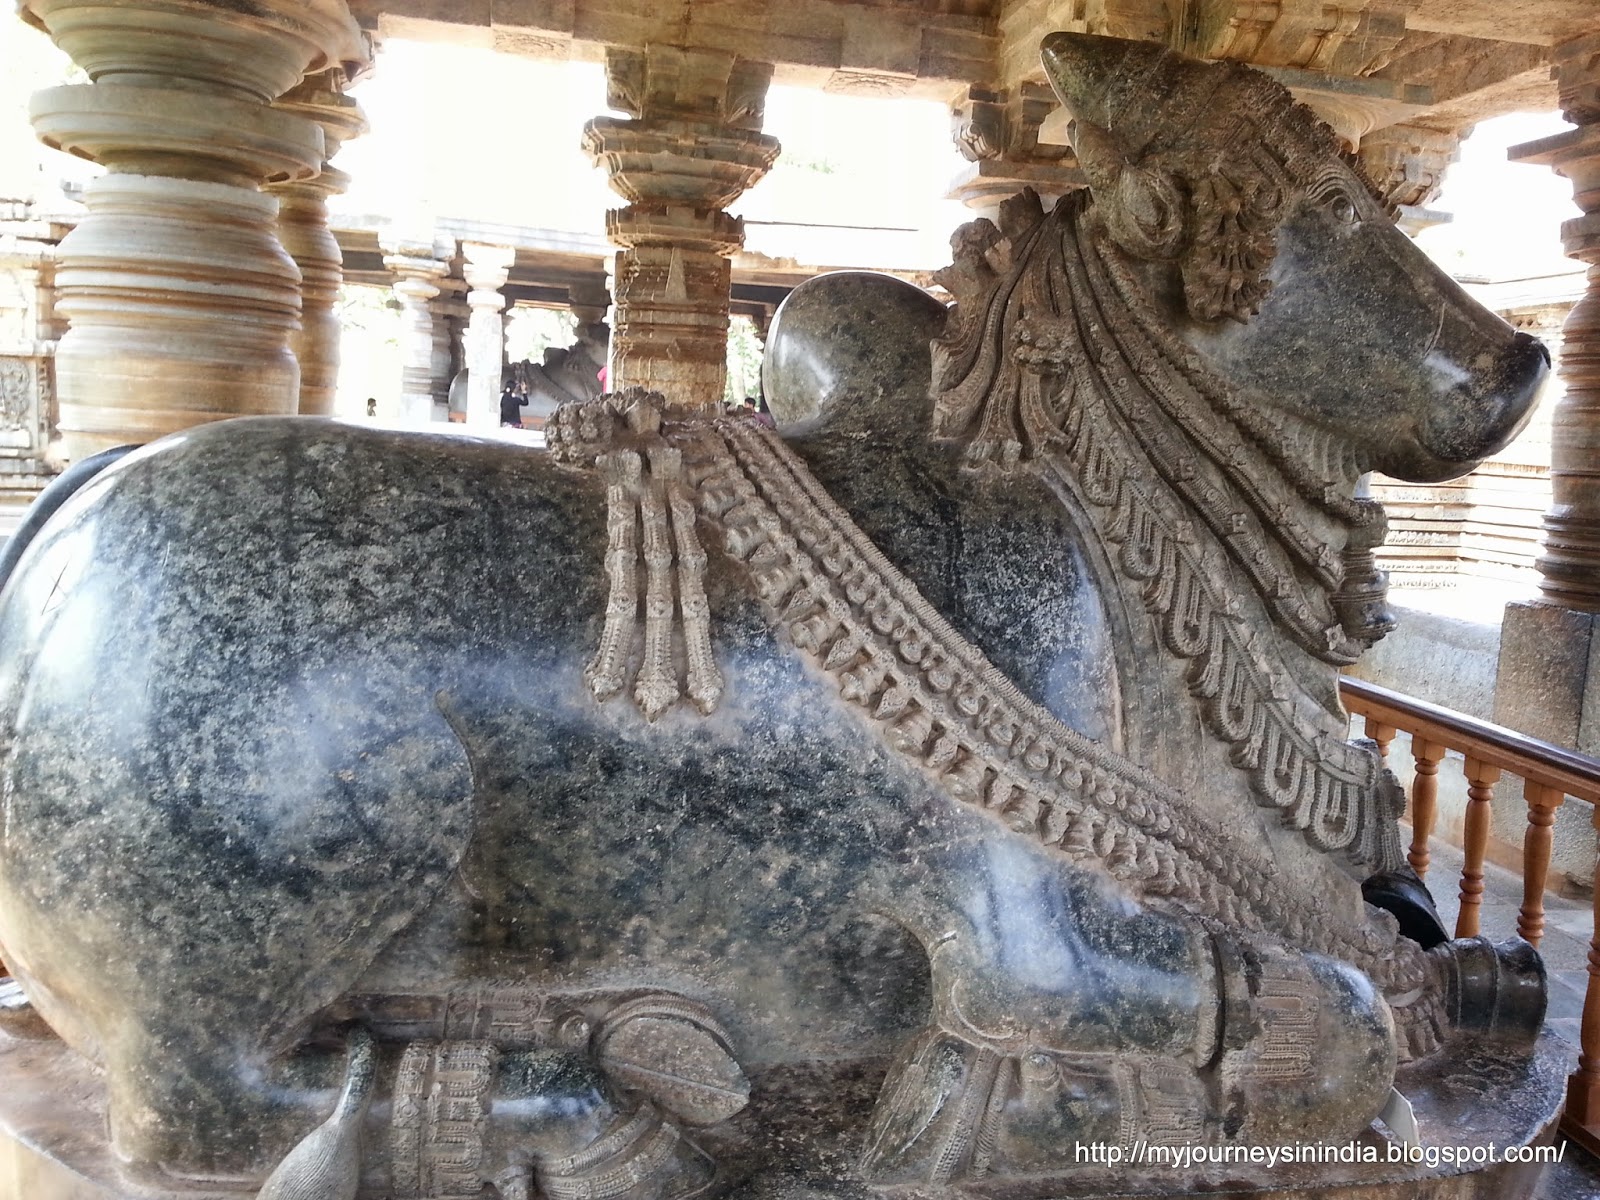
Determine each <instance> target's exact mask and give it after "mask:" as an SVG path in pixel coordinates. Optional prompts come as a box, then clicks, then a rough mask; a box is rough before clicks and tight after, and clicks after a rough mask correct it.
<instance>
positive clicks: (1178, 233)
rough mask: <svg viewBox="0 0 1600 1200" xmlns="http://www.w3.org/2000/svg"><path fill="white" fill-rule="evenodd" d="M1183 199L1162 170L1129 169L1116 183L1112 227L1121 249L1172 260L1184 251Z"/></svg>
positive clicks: (1140, 255) (1147, 256) (1127, 168)
mask: <svg viewBox="0 0 1600 1200" xmlns="http://www.w3.org/2000/svg"><path fill="white" fill-rule="evenodd" d="M1183 215H1184V209H1183V197H1182V195H1180V193H1179V192H1178V188H1177V186H1176V185H1175V184H1174V183H1173V180H1172V176H1171V175H1169V174H1168V173H1167V172H1165V171H1163V170H1161V169H1160V168H1159V167H1146V166H1144V165H1143V164H1138V165H1133V166H1129V167H1126V168H1125V169H1124V170H1123V172H1122V176H1121V178H1119V179H1118V180H1117V190H1116V194H1115V197H1114V200H1113V202H1112V208H1111V213H1110V220H1109V222H1108V225H1109V226H1110V229H1111V233H1112V236H1114V237H1115V238H1116V239H1117V241H1118V242H1119V243H1121V245H1122V248H1123V249H1124V250H1126V251H1127V252H1128V253H1129V254H1133V255H1136V256H1137V257H1139V258H1172V257H1173V256H1174V255H1176V254H1177V253H1178V251H1180V250H1181V249H1183Z"/></svg>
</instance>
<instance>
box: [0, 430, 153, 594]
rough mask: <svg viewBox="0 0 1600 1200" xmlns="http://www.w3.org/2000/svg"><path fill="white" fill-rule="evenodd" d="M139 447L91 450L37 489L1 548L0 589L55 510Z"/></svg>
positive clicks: (8, 579) (2, 588)
mask: <svg viewBox="0 0 1600 1200" xmlns="http://www.w3.org/2000/svg"><path fill="white" fill-rule="evenodd" d="M138 448H139V447H137V446H115V447H113V448H112V449H110V450H102V451H100V453H99V454H91V455H90V456H89V457H88V458H85V459H83V460H81V461H80V462H75V463H73V464H72V465H71V466H69V467H68V468H67V469H66V470H65V471H63V472H61V474H59V475H57V476H56V477H55V479H54V480H52V481H51V483H50V486H49V487H47V488H45V489H44V491H42V492H40V493H39V496H38V498H37V499H36V500H34V502H33V503H32V504H30V505H29V506H28V511H27V512H26V513H24V514H23V517H22V523H21V524H19V525H18V526H17V531H16V532H15V533H13V534H12V535H11V536H10V537H9V538H7V539H6V544H5V548H4V549H0V591H4V590H5V586H6V584H7V582H9V581H10V579H11V573H12V572H13V571H14V570H16V568H17V562H18V560H20V559H21V558H22V552H23V551H24V550H26V549H27V548H28V544H29V543H30V542H32V541H33V539H34V538H35V537H36V536H38V533H39V530H41V529H43V528H44V523H45V522H46V521H48V520H49V519H50V518H51V517H53V516H54V515H55V514H56V510H57V509H59V508H60V507H61V506H62V505H63V504H65V503H66V502H67V501H68V500H70V499H71V498H72V497H73V495H74V494H76V493H77V492H78V491H79V490H80V489H81V488H82V487H83V486H84V485H85V484H87V483H88V482H89V481H90V480H91V479H93V478H94V477H95V476H96V475H98V474H100V472H101V471H104V470H105V469H106V468H107V467H109V466H112V465H114V464H115V463H117V462H120V461H121V460H122V459H123V458H125V457H126V456H127V455H128V454H129V453H130V452H131V451H134V450H137V449H138Z"/></svg>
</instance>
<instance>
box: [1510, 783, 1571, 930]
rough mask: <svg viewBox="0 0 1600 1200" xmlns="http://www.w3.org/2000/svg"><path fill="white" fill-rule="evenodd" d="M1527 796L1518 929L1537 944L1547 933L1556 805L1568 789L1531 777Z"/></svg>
mask: <svg viewBox="0 0 1600 1200" xmlns="http://www.w3.org/2000/svg"><path fill="white" fill-rule="evenodd" d="M1523 789H1524V794H1525V795H1526V797H1527V800H1528V832H1527V833H1526V834H1524V835H1523V838H1522V911H1521V912H1520V913H1519V914H1517V932H1518V933H1520V934H1521V935H1522V936H1523V937H1525V938H1527V939H1528V940H1529V941H1530V942H1532V943H1533V944H1534V945H1535V946H1537V945H1538V944H1539V939H1540V938H1542V937H1543V936H1544V893H1545V883H1546V881H1547V880H1548V878H1549V875H1550V846H1551V842H1552V840H1553V836H1552V834H1551V832H1550V826H1552V825H1554V824H1555V820H1556V809H1558V808H1560V807H1561V802H1562V801H1563V800H1565V799H1566V798H1567V797H1566V793H1565V792H1563V791H1562V790H1561V789H1560V788H1555V787H1550V786H1549V785H1547V784H1543V783H1534V782H1532V781H1531V780H1530V781H1528V782H1527V783H1525V784H1523Z"/></svg>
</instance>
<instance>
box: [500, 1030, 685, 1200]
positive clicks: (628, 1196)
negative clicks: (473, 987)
mask: <svg viewBox="0 0 1600 1200" xmlns="http://www.w3.org/2000/svg"><path fill="white" fill-rule="evenodd" d="M494 1089H495V1101H494V1108H495V1113H496V1117H497V1120H496V1121H495V1122H494V1123H493V1125H492V1127H491V1129H490V1130H489V1131H488V1135H487V1136H488V1139H489V1141H488V1145H487V1146H486V1150H487V1152H488V1164H487V1165H488V1166H489V1168H490V1172H489V1173H490V1174H491V1176H492V1178H493V1179H494V1180H495V1181H497V1182H496V1186H497V1187H499V1189H500V1191H501V1194H502V1196H505V1195H507V1194H508V1193H509V1195H511V1196H515V1195H517V1194H518V1193H519V1192H521V1193H523V1194H527V1192H528V1191H529V1190H530V1189H529V1187H528V1183H529V1177H530V1175H531V1177H532V1178H533V1179H535V1180H537V1182H538V1190H539V1192H540V1193H541V1194H542V1195H544V1196H546V1197H548V1198H549V1200H597V1198H604V1200H687V1198H688V1197H691V1196H694V1195H697V1194H698V1193H699V1192H701V1191H703V1190H704V1189H705V1188H706V1186H707V1185H708V1184H709V1183H710V1182H711V1179H712V1176H713V1175H714V1173H715V1172H714V1168H713V1166H712V1163H711V1160H710V1159H709V1158H707V1157H706V1155H705V1154H704V1153H703V1152H702V1151H701V1150H700V1148H699V1147H698V1146H696V1145H695V1144H694V1143H693V1142H691V1141H690V1140H689V1139H688V1138H686V1137H684V1136H683V1134H682V1132H681V1131H680V1130H679V1129H678V1127H677V1126H676V1125H674V1124H673V1123H672V1122H671V1121H669V1120H666V1119H665V1118H664V1117H663V1116H662V1115H661V1113H660V1112H659V1111H658V1110H657V1109H656V1107H655V1106H654V1105H652V1104H651V1103H649V1102H648V1101H645V1102H643V1103H639V1102H638V1098H637V1097H634V1098H633V1099H632V1100H630V1101H628V1102H624V1101H623V1100H622V1099H620V1098H619V1097H618V1096H617V1095H616V1093H615V1092H614V1091H613V1089H612V1087H611V1085H610V1084H609V1083H608V1081H607V1079H606V1076H605V1074H604V1072H602V1071H601V1070H600V1069H599V1068H598V1067H597V1066H596V1065H595V1064H594V1063H593V1062H592V1061H591V1060H590V1059H588V1058H587V1057H586V1056H584V1055H581V1054H577V1053H572V1052H568V1051H519V1052H515V1053H512V1054H507V1055H504V1056H503V1057H502V1058H501V1059H500V1062H499V1065H498V1067H497V1069H496V1072H495V1085H494Z"/></svg>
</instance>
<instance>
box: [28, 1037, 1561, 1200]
mask: <svg viewBox="0 0 1600 1200" xmlns="http://www.w3.org/2000/svg"><path fill="white" fill-rule="evenodd" d="M1572 1056H1573V1052H1572V1050H1571V1048H1570V1047H1569V1046H1567V1045H1566V1044H1565V1043H1564V1042H1561V1041H1559V1040H1557V1039H1555V1038H1554V1037H1551V1036H1549V1035H1546V1036H1545V1037H1544V1038H1543V1039H1541V1042H1540V1044H1539V1047H1538V1049H1537V1051H1536V1053H1535V1054H1534V1056H1533V1058H1532V1059H1531V1060H1530V1061H1528V1062H1526V1063H1507V1062H1506V1061H1504V1060H1503V1059H1502V1057H1501V1056H1499V1055H1498V1054H1497V1053H1496V1050H1495V1048H1494V1047H1493V1046H1489V1045H1483V1044H1479V1043H1475V1042H1471V1041H1463V1042H1460V1043H1457V1044H1454V1045H1453V1046H1452V1047H1451V1048H1450V1049H1448V1050H1446V1051H1445V1052H1444V1053H1442V1054H1440V1055H1436V1056H1435V1058H1434V1059H1433V1060H1430V1061H1429V1062H1427V1063H1424V1064H1422V1065H1420V1066H1416V1067H1411V1068H1407V1069H1405V1070H1403V1071H1402V1072H1401V1076H1400V1079H1399V1080H1398V1084H1399V1087H1400V1089H1401V1091H1402V1092H1403V1093H1404V1094H1405V1095H1406V1097H1407V1098H1408V1099H1410V1101H1411V1102H1412V1105H1413V1106H1414V1107H1415V1109H1416V1115H1417V1121H1418V1125H1419V1126H1420V1131H1421V1136H1422V1141H1423V1145H1424V1147H1425V1148H1429V1149H1433V1150H1434V1151H1435V1152H1437V1154H1438V1155H1439V1157H1440V1158H1441V1159H1442V1158H1443V1157H1445V1152H1446V1151H1451V1152H1455V1156H1457V1157H1459V1156H1460V1153H1461V1152H1473V1151H1481V1150H1482V1149H1485V1148H1491V1147H1492V1148H1493V1149H1494V1150H1496V1151H1499V1152H1502V1153H1503V1152H1504V1151H1505V1150H1506V1149H1508V1148H1521V1147H1527V1146H1540V1145H1548V1144H1550V1142H1551V1140H1552V1138H1553V1136H1554V1131H1555V1122H1556V1119H1557V1117H1558V1115H1559V1113H1560V1108H1561V1101H1562V1097H1563V1094H1564V1091H1565V1086H1566V1076H1567V1073H1568V1071H1569V1070H1570V1069H1571V1066H1572ZM879 1078H881V1072H877V1073H873V1072H869V1073H866V1074H859V1075H858V1077H852V1078H832V1077H825V1076H824V1075H822V1074H820V1073H818V1074H813V1073H812V1072H809V1071H804V1072H797V1071H783V1072H773V1073H771V1074H769V1075H767V1076H765V1077H757V1079H756V1080H755V1094H754V1095H753V1097H752V1104H751V1106H750V1108H748V1109H746V1110H745V1112H744V1113H742V1114H740V1116H739V1117H738V1118H736V1119H735V1121H734V1122H732V1123H731V1125H730V1126H728V1127H724V1128H720V1129H718V1130H715V1131H705V1132H704V1133H703V1134H700V1135H697V1138H696V1140H698V1141H700V1142H701V1144H702V1145H704V1146H705V1147H706V1149H708V1150H709V1151H711V1153H712V1154H713V1155H714V1156H715V1157H716V1158H717V1159H718V1160H719V1161H720V1163H721V1164H722V1166H723V1168H724V1177H723V1179H724V1181H723V1182H722V1184H721V1185H720V1186H719V1187H718V1188H717V1189H716V1190H717V1191H719V1192H721V1193H723V1195H724V1196H725V1197H726V1200H844V1198H849V1200H868V1198H869V1197H872V1196H875V1195H879V1194H882V1195H885V1196H893V1197H894V1198H895V1200H958V1198H959V1200H1157V1198H1169V1197H1175V1196H1181V1195H1194V1194H1203V1195H1207V1196H1215V1197H1234V1198H1237V1200H1243V1198H1245V1197H1249V1198H1251V1200H1525V1198H1526V1197H1527V1196H1528V1195H1530V1193H1531V1192H1532V1190H1533V1188H1534V1186H1535V1184H1536V1183H1537V1181H1538V1178H1539V1175H1540V1173H1541V1171H1542V1170H1543V1167H1542V1166H1541V1165H1539V1164H1532V1163H1505V1162H1499V1163H1495V1164H1492V1165H1479V1166H1476V1167H1474V1166H1470V1165H1466V1166H1463V1165H1455V1164H1448V1165H1446V1164H1444V1163H1443V1162H1441V1163H1440V1165H1438V1166H1435V1167H1433V1168H1431V1169H1430V1168H1429V1167H1427V1166H1426V1165H1421V1164H1418V1165H1409V1164H1403V1163H1397V1164H1390V1163H1388V1162H1385V1161H1379V1162H1364V1163H1351V1162H1337V1161H1333V1162H1324V1163H1296V1164H1284V1163H1281V1162H1280V1163H1279V1164H1278V1165H1277V1166H1276V1167H1275V1168H1268V1167H1267V1166H1266V1165H1251V1164H1249V1163H1239V1164H1235V1165H1218V1166H1212V1165H1206V1166H1202V1167H1198V1168H1191V1169H1189V1170H1184V1171H1175V1170H1173V1169H1170V1168H1168V1169H1166V1170H1160V1169H1154V1168H1150V1167H1137V1166H1133V1165H1121V1166H1116V1167H1107V1166H1085V1167H1082V1168H1078V1169H1077V1170H1075V1171H1073V1172H1072V1173H1070V1174H1065V1173H1064V1174H1061V1175H1056V1176H1051V1177H1048V1178H1029V1179H1015V1178H1011V1179H1004V1180H1000V1179H996V1180H984V1181H980V1182H974V1183H968V1184H965V1185H963V1186H961V1187H959V1188H954V1187H943V1188H941V1187H927V1188H921V1187H900V1188H892V1189H883V1191H882V1192H881V1193H879V1192H878V1190H876V1189H872V1188H868V1187H866V1186H864V1185H863V1184H861V1183H860V1182H859V1181H858V1180H855V1179H853V1178H851V1177H850V1176H849V1166H848V1164H849V1163H850V1162H851V1161H853V1160H854V1157H855V1146H854V1141H855V1136H856V1135H853V1134H850V1133H841V1132H840V1131H841V1128H846V1127H848V1126H844V1125H843V1124H842V1122H841V1120H840V1109H841V1107H845V1106H848V1107H849V1108H850V1109H852V1110H854V1109H857V1108H859V1106H860V1104H861V1103H862V1102H863V1101H865V1102H866V1103H868V1104H870V1100H871V1096H872V1095H873V1093H875V1091H876V1088H877V1081H878V1079H879ZM854 1127H859V1126H854ZM372 1133H373V1140H375V1141H378V1142H380V1143H381V1139H382V1133H381V1131H379V1130H377V1129H374V1130H373V1131H372ZM1389 1145H1390V1141H1389V1139H1388V1138H1387V1137H1386V1136H1385V1135H1383V1134H1381V1133H1380V1132H1378V1131H1377V1130H1376V1129H1373V1130H1369V1131H1368V1132H1367V1133H1366V1134H1364V1135H1363V1136H1362V1138H1361V1139H1360V1140H1359V1141H1357V1142H1356V1143H1355V1144H1354V1146H1355V1153H1356V1154H1357V1155H1362V1154H1363V1151H1364V1149H1365V1148H1370V1150H1371V1155H1370V1157H1376V1158H1379V1159H1380V1160H1381V1159H1384V1158H1386V1157H1387V1154H1388V1146H1389ZM253 1194H254V1189H253V1188H239V1189H236V1190H222V1191H217V1190H210V1189H192V1188H186V1189H184V1190H182V1191H167V1190H150V1189H147V1188H142V1187H136V1186H132V1185H130V1184H128V1183H127V1182H125V1181H124V1180H123V1179H122V1177H121V1176H120V1175H119V1173H118V1170H117V1164H116V1162H115V1161H114V1159H113V1157H112V1155H111V1153H110V1149H109V1146H108V1145H107V1141H106V1117H105V1096H104V1091H103V1088H102V1087H101V1085H100V1081H99V1078H98V1076H97V1075H96V1074H95V1072H94V1071H93V1070H92V1069H90V1068H89V1067H88V1066H87V1065H85V1064H84V1062H83V1060H82V1059H80V1058H79V1057H78V1056H77V1055H75V1054H73V1053H72V1052H71V1051H69V1050H67V1049H66V1047H64V1046H63V1045H62V1044H61V1043H60V1042H58V1041H55V1040H54V1039H53V1038H50V1039H46V1040H40V1041H32V1040H20V1039H11V1038H8V1037H7V1036H6V1035H4V1034H0V1200H243V1198H244V1197H248V1196H251V1195H253ZM487 1194H489V1193H486V1195H487ZM381 1196H382V1193H381V1192H373V1193H370V1194H369V1193H368V1192H367V1191H366V1190H365V1189H364V1190H363V1192H362V1197H363V1200H380V1197H381Z"/></svg>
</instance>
